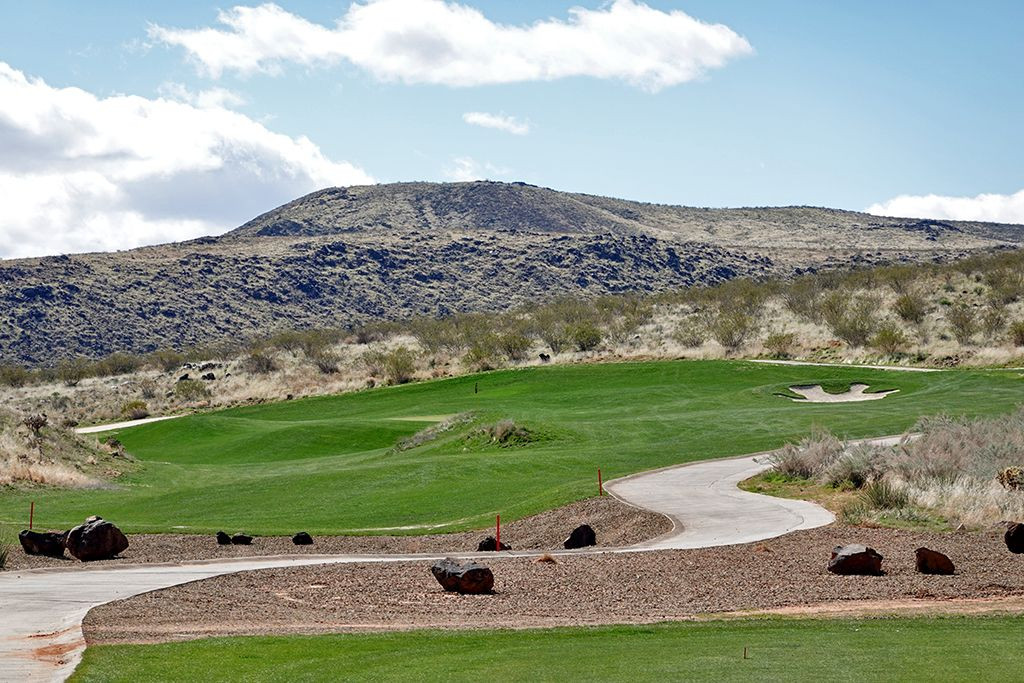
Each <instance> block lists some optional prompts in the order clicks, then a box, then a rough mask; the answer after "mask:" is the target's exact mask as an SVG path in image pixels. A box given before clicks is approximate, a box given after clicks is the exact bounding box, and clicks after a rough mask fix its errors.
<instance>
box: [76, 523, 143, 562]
mask: <svg viewBox="0 0 1024 683" xmlns="http://www.w3.org/2000/svg"><path fill="white" fill-rule="evenodd" d="M64 545H65V547H66V548H67V549H68V552H69V553H71V556H72V557H75V558H77V559H79V560H81V561H82V562H92V561H94V560H109V559H111V558H113V557H115V556H116V555H118V554H120V553H123V552H124V551H125V550H127V549H128V537H127V536H125V535H124V534H123V533H122V532H121V530H120V529H118V528H117V527H116V526H114V525H113V524H111V523H110V522H108V521H107V520H105V519H103V518H102V517H99V516H95V515H94V516H92V517H90V518H89V519H87V520H85V523H84V524H79V525H78V526H76V527H75V528H74V529H72V530H71V531H69V532H68V536H67V539H66V540H65V543H64Z"/></svg>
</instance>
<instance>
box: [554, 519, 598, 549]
mask: <svg viewBox="0 0 1024 683" xmlns="http://www.w3.org/2000/svg"><path fill="white" fill-rule="evenodd" d="M562 545H563V546H565V549H566V550H573V549H575V548H587V547H589V546H592V545H597V534H595V533H594V529H593V528H591V526H590V525H589V524H580V525H579V526H578V527H576V528H575V529H573V530H572V533H571V534H569V538H567V539H565V541H564V542H563V543H562Z"/></svg>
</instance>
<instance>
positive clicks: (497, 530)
mask: <svg viewBox="0 0 1024 683" xmlns="http://www.w3.org/2000/svg"><path fill="white" fill-rule="evenodd" d="M494 549H495V550H496V551H497V550H501V515H498V516H497V517H496V518H495V521H494Z"/></svg>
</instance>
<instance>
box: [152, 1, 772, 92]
mask: <svg viewBox="0 0 1024 683" xmlns="http://www.w3.org/2000/svg"><path fill="white" fill-rule="evenodd" d="M217 21H218V22H219V23H220V24H222V25H223V26H225V27H226V28H225V29H223V30H222V29H216V28H200V29H176V28H167V27H163V26H150V28H149V37H150V39H152V40H154V41H158V42H163V43H165V44H168V45H176V46H180V47H182V48H184V49H185V50H186V52H187V53H188V55H189V57H190V58H191V59H192V60H193V61H194V62H195V63H196V64H197V65H198V66H199V68H200V69H201V70H202V71H203V72H204V73H206V74H208V75H209V76H212V77H214V78H218V77H220V76H221V74H223V73H224V72H226V71H232V72H236V73H239V74H242V75H246V74H253V73H269V74H276V73H279V72H280V71H281V69H282V67H283V65H284V64H287V63H295V64H300V65H305V66H326V65H332V64H338V63H341V62H346V61H347V62H350V63H352V64H355V65H356V66H358V67H360V68H362V69H365V70H366V71H368V72H369V73H370V74H371V75H372V76H373V77H374V78H377V79H379V80H382V81H400V82H404V83H432V84H443V85H448V86H474V85H484V84H495V83H514V82H522V81H551V80H555V79H559V78H567V77H572V76H589V77H593V78H603V79H617V80H622V81H625V82H627V83H630V84H632V85H635V86H638V87H641V88H644V89H646V90H649V91H657V90H660V89H662V88H666V87H669V86H672V85H677V84H679V83H684V82H686V81H691V80H693V79H695V78H699V77H700V76H702V75H703V74H704V73H705V72H706V71H707V70H709V69H713V68H718V67H721V66H724V65H725V63H726V62H728V61H729V60H730V59H733V58H735V57H740V56H743V55H747V54H750V53H752V52H753V48H751V46H750V43H748V42H747V41H746V40H745V39H744V38H743V37H742V36H740V35H738V34H737V33H735V32H734V31H733V30H732V29H730V28H729V27H728V26H724V25H722V24H708V23H705V22H702V21H699V20H698V19H694V18H693V17H691V16H689V15H688V14H686V13H684V12H682V11H679V10H672V11H668V12H663V11H661V10H657V9H654V8H652V7H650V6H648V5H646V4H644V3H642V2H638V1H637V0H614V1H613V2H611V3H610V4H608V5H605V6H603V7H602V8H600V9H595V10H590V9H586V8H582V7H574V8H572V9H570V10H569V16H568V18H567V19H566V20H559V19H547V20H543V21H537V22H535V23H533V24H529V25H523V26H508V25H503V24H496V23H494V22H492V21H491V20H490V19H488V18H487V17H485V16H484V15H483V13H482V12H480V11H479V10H477V9H475V8H473V7H469V6H467V5H463V4H459V3H457V2H453V1H447V0H366V1H365V2H354V3H353V4H352V5H351V6H350V7H349V9H348V11H347V12H346V13H345V15H344V16H342V17H341V18H340V19H339V20H338V21H337V23H336V25H335V26H334V27H326V26H322V25H320V24H314V23H312V22H310V21H307V20H306V19H303V18H302V17H299V16H296V15H295V14H292V13H290V12H287V11H286V10H284V9H282V8H281V7H278V6H277V5H274V4H263V5H259V6H257V7H245V6H236V7H233V8H232V9H229V10H224V11H221V12H219V13H218V15H217Z"/></svg>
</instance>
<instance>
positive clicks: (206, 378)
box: [202, 372, 217, 382]
mask: <svg viewBox="0 0 1024 683" xmlns="http://www.w3.org/2000/svg"><path fill="white" fill-rule="evenodd" d="M202 379H203V380H204V381H206V382H212V381H213V380H215V379H217V375H215V374H213V373H212V372H208V373H206V374H205V375H203V377H202Z"/></svg>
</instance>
